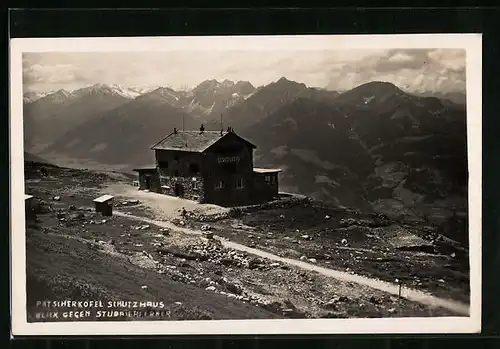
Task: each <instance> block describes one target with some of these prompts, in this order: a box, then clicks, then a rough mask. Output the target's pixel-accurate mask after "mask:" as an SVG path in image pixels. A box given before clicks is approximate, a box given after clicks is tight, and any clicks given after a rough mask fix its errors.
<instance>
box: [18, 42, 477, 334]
mask: <svg viewBox="0 0 500 349" xmlns="http://www.w3.org/2000/svg"><path fill="white" fill-rule="evenodd" d="M384 48H385V49H395V48H407V49H409V48H425V49H429V48H443V49H444V48H454V49H465V50H466V93H467V97H466V98H467V128H468V131H467V136H468V161H469V241H470V249H469V258H470V283H471V294H470V295H471V297H470V300H471V303H470V304H471V310H470V317H463V318H462V317H446V318H377V319H307V320H302V319H294V320H289V319H285V320H209V321H125V322H107V321H106V322H86V321H85V322H58V323H28V322H27V318H26V278H25V275H26V251H25V243H26V241H25V223H24V222H25V211H24V202H23V201H24V196H23V194H24V150H23V114H22V108H23V98H22V95H23V92H22V53H23V52H57V51H58V52H110V51H113V52H118V51H121V52H134V51H135V52H137V51H152V52H154V51H156V52H159V51H175V50H178V51H187V50H190V51H193V50H194V51H196V50H207V49H209V50H231V51H235V50H238V51H242V50H262V51H265V50H273V51H275V50H295V51H296V50H340V49H342V50H346V49H384ZM10 84H11V90H10V93H11V94H10V102H11V103H10V147H11V148H10V175H11V181H10V185H11V187H10V189H11V192H10V198H11V215H10V217H11V220H10V228H11V234H10V238H11V275H12V279H11V316H12V334H13V335H14V336H22V335H174V334H176V335H178V334H186V335H196V334H361V333H371V334H379V333H398V334H399V333H477V332H480V329H481V250H482V248H481V231H482V224H481V212H482V209H481V203H482V201H481V197H482V183H481V180H482V35H481V34H399V35H312V36H272V37H270V36H217V37H215V36H212V37H210V36H208V37H207V36H203V37H134V38H130V37H120V38H118V37H116V38H50V39H49V38H31V39H24V38H23V39H12V40H11V41H10Z"/></svg>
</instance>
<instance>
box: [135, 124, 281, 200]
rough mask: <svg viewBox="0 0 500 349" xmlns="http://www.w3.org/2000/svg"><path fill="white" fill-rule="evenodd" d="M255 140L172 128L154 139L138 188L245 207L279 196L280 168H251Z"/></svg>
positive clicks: (221, 133) (217, 132)
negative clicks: (152, 155)
mask: <svg viewBox="0 0 500 349" xmlns="http://www.w3.org/2000/svg"><path fill="white" fill-rule="evenodd" d="M255 148H256V146H255V145H253V144H252V143H250V142H249V141H247V140H245V139H243V138H242V137H240V136H238V135H237V134H236V133H235V132H234V131H233V129H232V128H231V127H228V129H227V131H225V132H223V131H205V129H204V127H203V125H202V126H201V128H200V130H199V131H178V130H177V129H176V128H174V131H173V132H172V133H170V134H169V135H167V136H166V137H165V138H163V139H162V140H160V141H159V142H158V143H156V144H154V145H153V146H152V147H151V149H152V150H154V152H155V159H156V164H155V165H152V166H147V167H142V168H137V169H134V171H136V172H138V173H139V189H142V190H146V189H147V190H150V191H153V192H158V193H163V194H167V195H172V196H177V197H182V198H186V199H190V200H195V201H198V202H200V203H211V204H218V205H223V206H244V205H250V204H258V203H263V202H266V201H270V200H272V199H274V198H277V197H278V173H279V172H280V171H281V170H280V169H264V168H254V167H253V151H254V149H255Z"/></svg>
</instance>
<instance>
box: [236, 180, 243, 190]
mask: <svg viewBox="0 0 500 349" xmlns="http://www.w3.org/2000/svg"><path fill="white" fill-rule="evenodd" d="M235 187H236V189H243V178H238V179H237V180H236V183H235Z"/></svg>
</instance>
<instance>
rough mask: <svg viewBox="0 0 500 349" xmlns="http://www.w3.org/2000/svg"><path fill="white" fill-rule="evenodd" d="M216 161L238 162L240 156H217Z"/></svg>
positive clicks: (222, 162)
mask: <svg viewBox="0 0 500 349" xmlns="http://www.w3.org/2000/svg"><path fill="white" fill-rule="evenodd" d="M217 162H218V163H219V164H229V163H238V162H240V158H239V157H238V156H226V157H219V158H217Z"/></svg>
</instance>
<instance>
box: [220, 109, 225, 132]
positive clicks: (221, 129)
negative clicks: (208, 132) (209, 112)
mask: <svg viewBox="0 0 500 349" xmlns="http://www.w3.org/2000/svg"><path fill="white" fill-rule="evenodd" d="M223 130H224V128H223V127H222V113H221V114H220V131H221V132H222V131H223Z"/></svg>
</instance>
